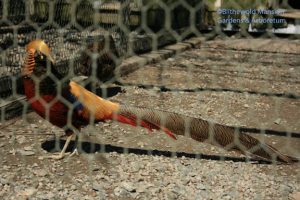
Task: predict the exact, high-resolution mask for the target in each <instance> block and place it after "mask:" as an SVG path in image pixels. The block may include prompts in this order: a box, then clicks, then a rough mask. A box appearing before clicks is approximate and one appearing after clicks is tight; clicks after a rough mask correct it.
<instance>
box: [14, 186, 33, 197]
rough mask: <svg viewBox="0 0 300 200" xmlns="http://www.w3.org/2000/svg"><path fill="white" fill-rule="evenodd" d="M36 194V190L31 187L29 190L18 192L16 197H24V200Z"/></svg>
mask: <svg viewBox="0 0 300 200" xmlns="http://www.w3.org/2000/svg"><path fill="white" fill-rule="evenodd" d="M36 192H37V189H35V188H32V187H31V188H27V189H25V190H22V191H20V192H18V194H17V195H18V196H24V197H25V199H27V198H28V197H30V196H32V195H34V194H35V193H36Z"/></svg>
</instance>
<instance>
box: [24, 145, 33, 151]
mask: <svg viewBox="0 0 300 200" xmlns="http://www.w3.org/2000/svg"><path fill="white" fill-rule="evenodd" d="M24 150H25V151H32V150H33V149H32V147H31V146H27V147H24Z"/></svg>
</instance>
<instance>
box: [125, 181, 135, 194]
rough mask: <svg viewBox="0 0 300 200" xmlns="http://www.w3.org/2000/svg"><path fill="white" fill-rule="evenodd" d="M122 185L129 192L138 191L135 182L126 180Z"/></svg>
mask: <svg viewBox="0 0 300 200" xmlns="http://www.w3.org/2000/svg"><path fill="white" fill-rule="evenodd" d="M122 187H123V188H124V189H125V190H127V191H128V192H136V187H135V186H134V184H133V183H130V182H124V183H123V184H122Z"/></svg>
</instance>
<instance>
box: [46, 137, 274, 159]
mask: <svg viewBox="0 0 300 200" xmlns="http://www.w3.org/2000/svg"><path fill="white" fill-rule="evenodd" d="M64 143H65V140H55V139H54V140H47V141H45V142H43V143H42V145H41V146H42V148H43V149H44V150H46V151H48V152H58V151H60V150H61V149H62V148H63V145H64ZM74 148H75V142H74V141H71V142H70V144H69V146H68V148H67V152H70V151H73V149H74ZM78 149H79V152H84V153H88V154H93V153H95V152H101V153H111V152H116V153H119V154H129V153H133V154H136V155H149V156H164V157H175V156H176V157H186V158H195V159H204V160H216V161H221V162H222V161H232V162H251V163H255V164H272V162H270V161H265V160H257V159H250V158H241V157H232V156H218V155H208V154H194V153H185V152H171V151H162V150H150V149H138V148H127V147H126V148H125V147H121V146H114V145H110V144H97V143H93V142H81V143H80V144H79V145H78Z"/></svg>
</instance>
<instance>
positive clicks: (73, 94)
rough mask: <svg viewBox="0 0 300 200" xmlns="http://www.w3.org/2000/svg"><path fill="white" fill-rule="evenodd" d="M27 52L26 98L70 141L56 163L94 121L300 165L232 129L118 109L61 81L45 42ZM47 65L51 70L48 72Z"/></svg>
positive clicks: (34, 44) (157, 113)
mask: <svg viewBox="0 0 300 200" xmlns="http://www.w3.org/2000/svg"><path fill="white" fill-rule="evenodd" d="M26 51H27V56H26V60H25V64H24V66H23V70H22V74H23V81H24V87H25V94H26V96H27V98H28V100H29V102H30V104H31V106H32V108H33V109H34V110H35V111H36V112H37V113H38V114H39V115H40V116H42V117H44V118H45V119H47V120H49V121H50V122H51V123H52V124H54V125H56V126H58V127H61V128H64V130H65V131H66V135H67V136H68V138H67V141H66V143H65V145H64V148H63V149H62V151H61V153H60V154H59V156H57V157H55V158H58V159H59V158H63V157H64V154H65V151H66V148H67V146H68V144H69V142H70V141H71V138H72V136H73V135H74V132H76V130H80V128H81V127H82V126H85V125H87V124H89V123H90V122H91V121H96V122H97V121H103V120H116V121H119V122H122V123H126V124H130V125H133V126H137V125H140V126H142V127H145V128H147V129H149V130H150V131H151V130H153V129H159V130H162V131H164V132H165V133H166V134H168V135H169V136H170V137H172V138H174V139H176V137H175V134H176V135H186V132H188V134H189V136H190V137H191V138H193V139H194V140H197V141H199V142H208V143H211V144H213V145H217V146H221V147H223V148H225V149H227V150H239V151H240V152H242V153H244V154H246V155H252V156H255V157H259V158H261V159H265V160H274V159H276V160H278V161H280V162H285V163H291V162H294V161H298V159H296V158H293V157H290V156H287V155H284V154H282V153H280V152H279V151H278V150H277V149H275V148H274V147H272V146H270V145H268V144H265V143H262V142H260V141H259V140H257V139H255V138H254V137H251V136H249V135H247V134H244V133H238V132H235V129H234V128H232V127H228V126H224V125H220V124H216V123H212V122H208V121H205V120H202V119H199V118H194V117H188V116H184V115H181V114H177V113H171V112H165V111H159V110H154V109H147V108H137V107H129V106H125V105H120V104H118V103H114V102H111V101H108V100H105V99H102V98H101V97H99V96H97V95H95V94H94V93H92V92H90V91H88V90H87V89H85V88H84V87H82V86H80V85H79V84H77V83H76V82H74V81H62V80H63V79H62V77H60V76H59V74H58V73H57V71H56V69H55V67H54V64H53V63H54V60H53V58H52V57H51V55H50V54H51V51H50V49H49V47H48V46H47V44H45V42H44V41H42V40H35V41H33V42H30V43H29V44H28V45H27V49H26ZM49 61H50V62H49ZM47 66H49V67H50V70H48V71H47ZM50 72H51V73H50ZM187 130H188V131H187Z"/></svg>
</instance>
